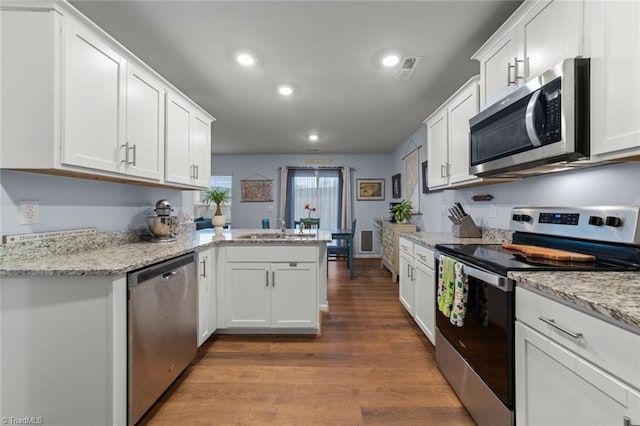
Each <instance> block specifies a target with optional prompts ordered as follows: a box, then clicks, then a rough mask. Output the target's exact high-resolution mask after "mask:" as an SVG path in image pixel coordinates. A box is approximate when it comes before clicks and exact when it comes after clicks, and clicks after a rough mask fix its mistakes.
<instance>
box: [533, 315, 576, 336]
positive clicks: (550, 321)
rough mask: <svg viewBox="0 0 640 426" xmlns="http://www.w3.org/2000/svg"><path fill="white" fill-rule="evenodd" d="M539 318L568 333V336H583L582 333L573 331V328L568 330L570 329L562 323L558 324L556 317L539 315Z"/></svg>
mask: <svg viewBox="0 0 640 426" xmlns="http://www.w3.org/2000/svg"><path fill="white" fill-rule="evenodd" d="M538 319H539V320H540V321H542V322H543V323H545V324H549V325H550V326H551V327H553V328H555V329H557V330H560V331H561V332H563V333H564V334H566V335H568V336H570V337H572V338H574V339H579V338H581V337H582V333H576V332H573V331H571V330H568V329H566V328H564V327H562V326H561V325H558V324H556V321H555V320H554V319H552V318H545V317H538Z"/></svg>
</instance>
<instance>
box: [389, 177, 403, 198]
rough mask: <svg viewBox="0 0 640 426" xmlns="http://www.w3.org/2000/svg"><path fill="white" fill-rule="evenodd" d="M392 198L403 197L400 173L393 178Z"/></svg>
mask: <svg viewBox="0 0 640 426" xmlns="http://www.w3.org/2000/svg"><path fill="white" fill-rule="evenodd" d="M391 196H392V197H393V198H400V197H402V187H401V184H400V173H398V174H396V175H393V176H391Z"/></svg>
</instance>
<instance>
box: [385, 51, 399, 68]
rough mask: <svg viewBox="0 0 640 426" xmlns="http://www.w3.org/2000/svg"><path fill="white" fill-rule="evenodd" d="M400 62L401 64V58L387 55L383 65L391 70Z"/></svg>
mask: <svg viewBox="0 0 640 426" xmlns="http://www.w3.org/2000/svg"><path fill="white" fill-rule="evenodd" d="M398 62H400V57H399V56H398V55H395V54H391V55H386V56H385V57H384V58H382V65H384V66H385V67H389V68H391V67H393V66H396V65H398Z"/></svg>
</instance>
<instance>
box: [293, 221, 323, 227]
mask: <svg viewBox="0 0 640 426" xmlns="http://www.w3.org/2000/svg"><path fill="white" fill-rule="evenodd" d="M300 223H302V226H303V228H304V229H320V218H308V219H300V220H296V221H294V225H295V227H296V229H298V228H299V226H300Z"/></svg>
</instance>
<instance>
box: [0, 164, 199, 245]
mask: <svg viewBox="0 0 640 426" xmlns="http://www.w3.org/2000/svg"><path fill="white" fill-rule="evenodd" d="M163 198H164V199H167V200H169V201H170V202H171V204H172V206H173V208H174V214H175V215H179V214H180V213H182V212H183V211H184V213H185V214H187V215H189V216H191V215H192V214H193V207H192V203H191V199H192V198H193V193H192V192H191V191H178V190H171V189H158V188H152V187H148V186H140V185H132V184H121V183H112V182H99V181H93V180H86V179H77V178H68V177H61V176H48V175H41V174H36V173H26V172H17V171H9V170H1V171H0V203H1V204H0V233H1V234H2V235H7V234H29V233H33V232H45V231H60V230H68V229H79V228H93V227H95V228H98V231H104V232H112V231H122V230H135V229H144V228H146V226H147V222H146V217H147V216H149V215H152V214H153V208H154V206H155V203H156V201H158V200H160V199H163ZM22 200H35V201H38V203H39V206H40V223H38V224H34V225H20V216H19V212H20V209H19V203H20V201H22ZM183 206H185V207H184V208H183Z"/></svg>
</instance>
